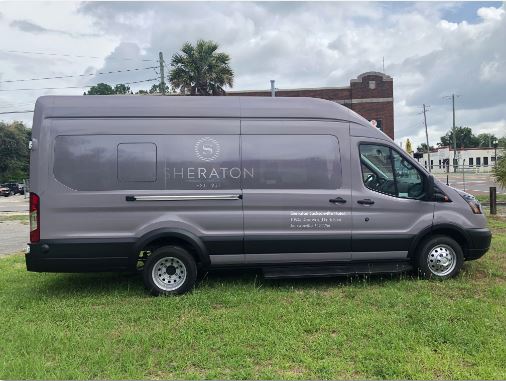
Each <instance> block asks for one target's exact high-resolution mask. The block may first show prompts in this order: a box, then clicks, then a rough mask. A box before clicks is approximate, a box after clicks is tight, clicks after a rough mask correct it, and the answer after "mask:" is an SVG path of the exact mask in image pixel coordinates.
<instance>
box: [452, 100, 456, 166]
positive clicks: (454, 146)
mask: <svg viewBox="0 0 506 381" xmlns="http://www.w3.org/2000/svg"><path fill="white" fill-rule="evenodd" d="M452 109H453V130H452V131H453V165H454V166H453V168H455V161H456V159H457V132H456V131H455V94H452Z"/></svg>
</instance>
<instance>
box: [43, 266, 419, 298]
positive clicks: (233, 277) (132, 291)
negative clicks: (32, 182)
mask: <svg viewBox="0 0 506 381" xmlns="http://www.w3.org/2000/svg"><path fill="white" fill-rule="evenodd" d="M41 276H43V275H42V274H41ZM416 279H417V277H416V275H415V274H414V273H409V272H408V273H402V274H372V275H348V276H332V277H319V278H296V279H264V277H263V274H262V271H261V270H254V269H241V270H238V269H220V270H212V271H209V272H208V273H206V274H204V275H203V276H202V277H201V278H200V279H199V280H198V282H197V284H196V287H195V291H196V292H198V291H199V289H204V288H206V289H209V288H210V289H212V288H215V287H219V288H220V289H222V287H223V285H224V284H226V285H227V284H228V285H229V287H230V291H233V288H234V287H236V286H239V287H253V288H264V289H272V290H274V289H286V288H289V289H295V290H306V289H313V290H314V289H327V288H329V287H346V286H352V285H357V284H375V285H384V284H388V283H390V282H399V281H401V280H416ZM37 291H38V292H39V293H41V294H44V295H46V296H47V295H51V296H57V297H59V296H70V295H74V296H91V295H110V294H111V293H119V294H123V295H124V296H127V295H130V296H142V295H146V296H147V295H149V294H148V293H147V292H146V291H145V289H144V285H143V280H142V275H141V274H140V273H84V274H83V273H76V274H51V278H50V279H47V280H45V282H44V284H43V286H42V285H41V287H39V288H38V289H37Z"/></svg>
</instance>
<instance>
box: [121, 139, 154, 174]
mask: <svg viewBox="0 0 506 381" xmlns="http://www.w3.org/2000/svg"><path fill="white" fill-rule="evenodd" d="M118 181H120V182H137V181H156V145H155V144H154V143H120V144H118Z"/></svg>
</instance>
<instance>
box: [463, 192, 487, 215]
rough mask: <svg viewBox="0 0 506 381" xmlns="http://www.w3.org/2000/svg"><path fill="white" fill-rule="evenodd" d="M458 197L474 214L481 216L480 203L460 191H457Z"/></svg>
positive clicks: (470, 195)
mask: <svg viewBox="0 0 506 381" xmlns="http://www.w3.org/2000/svg"><path fill="white" fill-rule="evenodd" d="M457 192H458V193H459V194H460V196H461V197H462V198H463V199H464V200H465V201H466V202H467V203H468V204H469V207H470V208H471V210H472V211H473V213H474V214H483V211H482V209H481V204H480V202H479V201H478V200H477V199H476V198H475V197H474V196H473V195H472V194H469V193H466V192H462V191H461V190H458V191H457Z"/></svg>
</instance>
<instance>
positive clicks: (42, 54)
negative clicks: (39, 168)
mask: <svg viewBox="0 0 506 381" xmlns="http://www.w3.org/2000/svg"><path fill="white" fill-rule="evenodd" d="M3 51H4V52H6V53H16V54H35V55H41V56H52V57H55V56H56V57H70V58H94V59H100V60H101V59H104V57H98V56H81V55H73V54H61V53H46V52H29V51H22V50H3ZM107 59H113V60H123V61H143V62H158V61H157V60H153V59H144V58H127V57H108V58H107Z"/></svg>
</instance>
